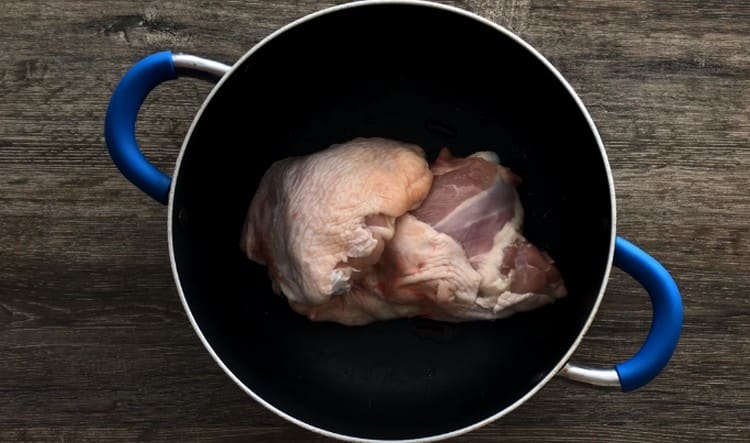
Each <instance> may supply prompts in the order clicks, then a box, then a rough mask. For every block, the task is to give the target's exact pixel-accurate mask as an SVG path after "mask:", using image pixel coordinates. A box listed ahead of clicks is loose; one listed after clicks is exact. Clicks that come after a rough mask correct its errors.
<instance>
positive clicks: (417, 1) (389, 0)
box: [167, 0, 617, 443]
mask: <svg viewBox="0 0 750 443" xmlns="http://www.w3.org/2000/svg"><path fill="white" fill-rule="evenodd" d="M379 4H401V5H418V6H426V7H431V8H436V9H442V10H445V11H449V12H453V13H456V14H459V15H462V16H465V17H469V18H472V19H474V20H476V21H477V22H478V23H481V24H483V25H486V26H490V27H492V28H494V29H495V30H497V31H498V32H501V33H503V34H505V35H506V36H507V37H509V38H511V39H513V40H514V41H515V42H516V43H518V44H520V45H521V46H523V47H524V48H525V49H526V50H527V51H529V52H530V53H531V54H533V55H534V56H535V57H537V59H539V60H540V61H541V62H542V63H543V64H544V65H545V66H546V67H547V69H549V70H550V71H551V72H552V73H553V74H554V75H555V76H556V77H557V79H558V80H559V81H560V82H561V83H562V84H563V86H564V87H565V88H566V90H567V91H568V93H569V94H570V95H571V96H572V97H573V99H574V100H575V102H576V104H577V105H578V107H579V108H580V110H581V112H582V113H583V115H584V116H585V118H586V121H587V122H588V124H589V128H590V130H591V132H592V133H593V134H594V137H595V139H596V143H597V145H598V146H599V151H600V154H601V156H602V159H603V161H604V166H605V169H606V173H607V181H608V184H609V190H610V200H611V208H612V214H611V217H612V228H611V233H610V243H609V254H608V257H607V266H606V268H605V272H604V278H603V279H602V283H601V287H600V289H599V294H598V296H597V298H596V301H595V303H594V307H593V308H592V309H591V313H590V314H589V317H588V319H587V320H586V323H585V325H584V326H583V328H582V329H581V331H580V333H579V334H578V337H576V339H575V341H574V342H573V344H572V345H571V346H570V348H569V349H568V351H567V352H566V353H565V355H564V356H563V358H561V359H560V361H559V362H558V363H557V365H555V367H554V368H553V370H552V371H550V373H549V374H547V376H546V377H544V378H543V379H542V380H540V381H539V382H538V383H537V384H536V386H534V388H532V389H531V390H529V391H528V392H527V393H526V394H525V395H524V396H523V397H521V398H520V399H518V400H517V401H516V402H515V403H513V404H511V405H510V406H508V407H506V408H505V409H503V410H501V411H499V412H497V413H496V414H494V415H492V416H490V417H487V418H486V419H484V420H481V421H478V422H476V423H474V424H472V425H469V426H466V427H464V428H461V429H457V430H454V431H451V432H447V433H443V434H437V435H432V436H429V437H421V438H414V439H406V440H382V439H369V438H360V437H355V436H351V435H344V434H339V433H336V432H332V431H328V430H326V429H322V428H319V427H317V426H314V425H311V424H309V423H306V422H304V421H302V420H299V419H297V418H295V417H293V416H291V415H289V414H287V413H286V412H284V411H282V410H280V409H278V408H276V407H275V406H273V405H271V404H270V403H268V402H267V401H265V400H264V399H263V398H262V397H260V396H259V395H258V394H256V393H255V392H253V391H252V390H251V389H250V388H248V387H247V386H245V384H243V383H242V381H240V380H239V378H237V376H236V375H234V373H232V371H231V370H230V369H229V368H228V367H227V366H226V365H225V364H224V362H222V361H221V359H220V358H219V356H218V355H217V354H216V352H215V351H214V350H213V348H212V347H211V345H210V343H208V341H207V340H206V337H205V336H204V335H203V332H202V331H201V329H200V327H199V325H198V324H197V323H196V321H195V318H194V317H193V314H192V312H191V311H190V307H189V306H188V303H187V300H186V298H185V294H184V291H183V288H182V286H181V284H180V279H179V275H178V273H177V266H176V262H175V255H174V243H173V238H172V221H173V209H174V208H173V203H174V192H175V183H176V182H177V176H178V175H179V170H180V165H181V163H182V158H183V155H184V153H185V150H186V147H187V144H188V141H189V140H190V137H191V136H192V133H193V131H194V129H195V127H196V125H197V122H198V121H199V120H200V118H201V116H202V114H203V112H204V111H205V109H206V106H207V105H208V103H210V102H211V99H212V98H213V97H214V95H215V94H216V91H218V90H219V88H221V86H222V85H223V84H224V82H225V81H226V79H227V78H228V77H230V76H231V75H232V73H233V72H234V71H235V70H236V69H237V68H238V67H239V66H240V65H242V63H243V62H244V61H245V60H247V59H248V58H249V57H250V56H252V55H253V54H254V53H255V52H256V51H257V50H258V49H259V48H261V47H262V46H264V45H265V44H266V43H268V42H269V41H271V40H273V39H274V38H276V37H277V36H278V35H280V34H282V33H284V32H286V31H287V30H289V29H291V28H293V27H295V26H297V25H299V24H301V23H304V22H306V21H308V20H312V19H315V18H317V17H320V16H322V15H326V14H329V13H332V12H336V11H340V10H344V9H349V8H356V7H362V6H369V5H379ZM194 67H195V66H194ZM209 73H210V72H209ZM615 206H616V200H615V192H614V181H613V179H612V171H611V169H610V166H609V160H608V158H607V153H606V151H605V150H604V144H603V143H602V140H601V137H600V135H599V132H598V131H597V129H596V126H595V125H594V122H593V120H592V119H591V116H590V115H589V112H588V110H587V109H586V107H585V106H584V104H583V102H582V101H581V99H580V98H579V97H578V94H576V93H575V91H574V90H573V87H572V86H570V84H569V83H568V82H567V81H566V80H565V78H564V77H563V76H562V74H560V72H559V71H558V70H557V69H556V68H555V67H554V66H553V65H552V64H551V63H550V62H549V61H548V60H547V59H546V58H545V57H544V56H543V55H542V54H540V53H539V52H538V51H537V50H536V49H534V48H533V47H532V46H531V45H529V44H528V43H526V42H525V41H524V40H522V39H521V38H520V37H518V36H516V35H515V34H513V33H512V32H511V31H509V30H508V29H506V28H504V27H502V26H500V25H498V24H496V23H494V22H492V21H490V20H488V19H485V18H483V17H481V16H479V15H476V14H474V13H472V12H468V11H465V10H463V9H459V8H456V7H453V6H448V5H443V4H439V3H433V2H429V1H423V0H362V1H357V2H353V3H346V4H343V5H338V6H333V7H330V8H326V9H322V10H320V11H317V12H315V13H312V14H309V15H306V16H304V17H302V18H300V19H297V20H295V21H293V22H291V23H289V24H287V25H285V26H283V27H281V28H279V29H278V30H276V31H275V32H273V33H272V34H270V35H269V36H267V37H266V38H264V39H263V40H262V41H260V42H259V43H258V44H256V45H255V46H254V47H253V48H252V49H250V50H249V51H248V52H246V53H245V54H244V55H243V56H242V57H241V58H240V59H239V60H238V61H237V62H236V63H235V64H234V65H233V66H232V67H231V69H229V71H228V72H227V73H226V74H225V75H223V77H222V78H221V79H220V80H219V82H218V83H217V84H216V86H215V87H214V88H213V89H212V90H211V92H210V94H209V95H208V97H207V98H206V100H205V101H204V102H203V104H202V105H201V107H200V109H199V110H198V112H197V113H196V115H195V118H194V119H193V122H192V124H191V125H190V128H189V130H188V132H187V135H186V136H185V139H184V141H183V143H182V147H181V149H180V153H179V155H178V157H177V162H176V164H175V168H174V171H173V174H172V185H171V187H170V190H169V206H168V219H167V237H168V243H169V259H170V262H171V266H172V274H173V278H174V281H175V283H176V285H177V291H178V293H179V295H180V300H181V301H182V305H183V307H184V308H185V312H186V313H187V316H188V319H189V320H190V324H191V325H192V326H193V329H195V332H196V334H197V335H198V337H199V338H200V340H201V342H202V343H203V345H204V346H205V348H206V350H207V351H208V352H209V354H210V355H211V357H212V358H213V359H214V361H216V363H217V364H218V365H219V367H221V369H223V370H224V372H225V373H226V374H227V375H228V376H229V378H231V379H232V380H233V381H234V382H235V383H236V384H237V385H238V386H239V387H240V388H241V389H242V390H243V391H245V392H246V393H247V394H248V395H249V396H251V397H252V398H253V399H254V400H255V401H257V402H258V403H260V404H261V405H263V406H264V407H266V408H267V409H269V410H270V411H272V412H274V413H275V414H277V415H278V416H280V417H282V418H284V419H286V420H288V421H289V422H291V423H294V424H296V425H297V426H300V427H302V428H304V429H307V430H309V431H312V432H315V433H318V434H321V435H323V436H326V437H329V438H335V439H338V440H344V441H351V442H372V443H384V442H394V441H400V442H414V443H416V442H424V443H426V442H434V441H439V440H444V439H448V438H453V437H457V436H459V435H462V434H465V433H467V432H471V431H473V430H476V429H478V428H480V427H483V426H485V425H487V424H489V423H491V422H493V421H495V420H497V419H499V418H501V417H503V416H504V415H506V414H508V413H509V412H511V411H513V410H514V409H516V408H517V407H518V406H520V405H521V404H523V403H524V402H525V401H526V400H528V399H529V398H531V397H532V396H533V395H534V394H536V393H537V392H538V391H539V390H540V389H541V388H542V387H543V386H544V385H545V384H547V382H549V381H550V380H551V379H552V377H554V376H555V375H556V374H557V373H558V372H560V371H561V370H562V369H563V368H564V367H568V368H570V367H571V366H572V367H575V365H569V366H566V365H568V360H569V359H570V357H571V356H572V355H573V352H574V351H575V350H576V348H577V347H578V346H579V344H580V342H581V340H582V339H583V337H584V335H586V332H587V331H588V329H589V327H590V326H591V323H592V322H593V320H594V317H595V316H596V313H597V311H598V310H599V305H600V304H601V301H602V298H603V296H604V290H605V289H606V285H607V281H608V280H609V274H610V271H611V269H612V260H613V255H614V244H615V226H616V225H617V223H616V215H617V213H616V212H617V211H616V207H615ZM612 371H613V372H614V370H612ZM563 373H564V374H568V375H569V373H570V371H569V370H567V371H565V372H563ZM585 375H586V374H584V376H585ZM615 375H616V374H615ZM610 376H611V374H610ZM605 379H606V376H605Z"/></svg>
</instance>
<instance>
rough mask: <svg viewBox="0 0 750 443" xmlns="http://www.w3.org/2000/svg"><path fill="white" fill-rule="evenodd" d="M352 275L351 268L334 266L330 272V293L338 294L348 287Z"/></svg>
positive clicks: (345, 290)
mask: <svg viewBox="0 0 750 443" xmlns="http://www.w3.org/2000/svg"><path fill="white" fill-rule="evenodd" d="M351 276H352V269H351V268H336V269H334V270H333V272H331V294H332V295H340V294H343V293H345V292H347V291H348V290H349V288H350V285H349V280H350V278H351Z"/></svg>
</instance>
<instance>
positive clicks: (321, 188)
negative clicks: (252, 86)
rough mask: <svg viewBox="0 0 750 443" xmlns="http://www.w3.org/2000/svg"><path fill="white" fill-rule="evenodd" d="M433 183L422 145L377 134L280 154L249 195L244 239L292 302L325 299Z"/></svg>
mask: <svg viewBox="0 0 750 443" xmlns="http://www.w3.org/2000/svg"><path fill="white" fill-rule="evenodd" d="M431 183H432V174H431V173H430V170H429V166H428V165H427V162H426V161H425V159H424V152H423V151H422V149H421V148H420V147H418V146H416V145H411V144H408V143H402V142H398V141H394V140H387V139H381V138H369V139H365V138H358V139H354V140H352V141H350V142H347V143H344V144H340V145H334V146H332V147H330V148H328V149H326V150H323V151H320V152H317V153H314V154H312V155H309V156H306V157H295V158H288V159H284V160H281V161H278V162H276V163H274V164H273V165H272V166H271V167H270V168H269V170H268V171H267V172H266V174H265V175H264V176H263V178H262V180H261V183H260V185H259V187H258V190H257V191H256V194H255V196H254V197H253V201H252V202H251V204H250V208H249V210H248V214H247V218H246V220H245V226H244V228H243V233H242V239H241V247H242V248H243V250H244V251H245V253H246V254H247V255H248V257H249V258H250V259H252V260H254V261H256V262H258V263H261V264H265V265H267V266H268V270H269V273H270V275H271V280H272V281H273V284H274V290H276V291H277V292H278V291H279V290H281V292H283V293H284V295H285V296H286V297H287V298H288V299H289V301H290V302H294V303H298V304H303V305H309V304H313V305H315V304H321V303H325V302H326V301H328V300H329V299H330V298H331V297H333V296H334V295H335V294H344V293H346V292H348V291H349V289H350V287H351V278H352V274H354V273H357V271H358V270H359V269H365V268H367V267H369V266H371V265H372V264H374V263H376V262H377V261H378V260H379V259H380V255H381V254H382V251H383V247H384V245H385V242H387V241H388V240H390V239H391V238H392V237H393V233H394V224H395V219H396V218H397V217H399V216H401V215H403V214H404V213H405V212H407V211H408V210H409V209H413V208H414V207H416V206H417V205H418V204H419V203H420V202H421V201H422V200H423V199H424V198H425V196H426V195H427V193H428V192H429V190H430V185H431Z"/></svg>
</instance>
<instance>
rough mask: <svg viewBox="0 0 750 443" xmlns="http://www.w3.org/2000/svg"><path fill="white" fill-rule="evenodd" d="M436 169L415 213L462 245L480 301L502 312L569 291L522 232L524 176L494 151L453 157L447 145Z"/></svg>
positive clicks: (497, 313) (528, 306)
mask: <svg viewBox="0 0 750 443" xmlns="http://www.w3.org/2000/svg"><path fill="white" fill-rule="evenodd" d="M432 172H433V174H434V178H433V183H432V189H431V190H430V194H429V195H428V196H427V198H426V199H425V201H424V202H423V203H422V205H421V206H420V207H419V208H418V209H416V210H415V211H413V214H414V215H415V216H416V217H417V218H419V219H420V220H422V221H424V222H426V223H429V224H430V225H431V226H432V227H434V228H435V229H436V230H438V231H440V232H443V233H445V234H448V235H449V236H451V237H452V238H454V239H456V240H457V241H458V242H459V243H460V244H461V246H463V248H464V250H465V251H466V254H467V256H468V257H469V260H470V262H471V264H472V266H473V267H474V268H475V269H476V270H477V271H478V272H479V274H480V275H481V278H482V281H481V283H480V285H479V293H478V297H477V298H476V301H475V303H476V305H477V306H479V307H481V308H483V309H485V310H489V311H491V312H492V314H493V316H494V317H495V318H502V317H507V316H508V315H511V314H513V313H514V312H517V311H527V310H530V309H535V308H537V307H540V306H542V305H545V304H547V303H550V302H552V301H554V300H555V299H557V298H561V297H565V295H566V294H567V291H566V289H565V285H564V283H563V280H562V277H561V275H560V273H559V272H558V271H557V269H556V268H555V266H554V262H553V260H552V259H551V258H550V257H549V256H548V255H547V254H546V253H543V252H541V251H539V249H537V248H536V247H535V246H534V245H532V244H531V243H529V242H528V241H527V240H526V239H525V238H524V237H523V235H521V231H522V224H523V207H522V206H521V201H520V199H519V197H518V193H517V192H516V189H515V188H516V186H517V185H518V184H520V182H521V179H520V178H519V177H518V176H517V175H515V174H513V172H511V171H510V170H509V169H507V168H505V167H503V166H501V165H499V164H498V158H497V155H496V154H495V153H493V152H478V153H475V154H473V155H471V156H469V157H467V158H454V157H453V156H452V155H451V153H450V151H448V150H447V149H443V150H442V151H441V152H440V155H439V157H438V159H437V160H436V161H435V163H434V165H433V167H432ZM472 315H473V314H469V315H468V317H472ZM476 315H477V316H479V317H482V318H483V314H480V313H477V314H476Z"/></svg>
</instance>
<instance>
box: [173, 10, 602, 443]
mask: <svg viewBox="0 0 750 443" xmlns="http://www.w3.org/2000/svg"><path fill="white" fill-rule="evenodd" d="M358 136H381V137H390V138H395V139H401V140H405V141H409V142H413V143H417V144H419V145H421V146H422V147H423V148H424V149H425V151H426V152H427V156H428V160H429V161H432V160H433V159H434V158H435V157H436V155H437V153H438V151H439V149H440V148H442V147H444V146H445V147H449V148H450V149H451V150H452V151H453V153H454V154H456V155H467V154H469V153H472V152H474V151H478V150H493V151H495V152H497V153H498V154H499V156H500V159H501V162H502V163H503V164H505V165H506V166H509V167H510V168H511V169H512V170H513V171H515V172H516V173H517V174H518V175H520V176H521V177H522V178H523V184H522V185H521V186H520V188H519V192H520V195H521V199H522V202H523V205H524V208H525V211H526V218H525V235H526V236H527V237H528V238H529V239H530V240H531V241H532V242H533V243H535V244H536V245H538V246H539V247H540V248H542V249H543V250H546V251H548V252H549V254H550V255H551V256H552V257H553V258H554V259H555V260H556V262H557V264H558V266H559V269H560V271H561V272H562V275H563V277H564V279H565V282H566V284H567V287H568V289H569V293H570V295H569V297H568V298H567V299H564V300H562V301H559V302H557V303H555V304H553V305H551V306H548V307H546V308H543V309H539V310H536V311H533V312H528V313H520V314H517V315H515V316H513V317H511V318H508V319H504V320H498V321H494V322H471V323H462V324H446V323H439V322H432V321H426V320H420V319H403V320H397V321H389V322H381V323H376V324H372V325H368V326H364V327H345V326H340V325H337V324H327V323H311V322H309V321H308V320H307V319H305V318H303V317H301V316H299V315H297V314H295V313H293V312H292V311H291V309H290V308H289V307H288V306H287V305H286V302H285V300H284V299H283V297H280V296H277V295H274V293H273V292H272V290H271V284H270V281H269V278H268V276H267V274H266V270H265V268H264V267H263V266H260V265H257V264H255V263H252V262H250V261H249V260H248V259H246V258H245V257H244V256H243V254H242V252H241V250H240V248H239V241H240V240H239V239H240V232H241V228H242V224H243V221H244V216H245V211H246V210H247V207H248V205H249V203H250V200H251V198H252V196H253V194H254V192H255V188H256V186H257V184H258V182H259V181H260V179H261V177H262V175H263V173H264V172H265V170H266V169H267V168H268V167H269V166H270V165H271V163H272V162H273V161H275V160H278V159H281V158H284V157H288V156H292V155H303V154H307V153H311V152H314V151H317V150H320V149H323V148H325V147H327V146H329V145H331V144H334V143H340V142H344V141H346V140H349V139H351V138H354V137H358ZM178 167H179V171H178V176H177V179H176V184H175V194H174V200H173V206H172V208H171V210H172V211H174V213H173V226H172V235H173V240H174V242H173V243H174V254H175V262H176V267H177V271H178V274H179V283H180V285H181V288H182V290H183V293H184V296H185V299H186V301H187V304H188V305H189V308H190V311H191V313H192V315H193V317H194V318H195V321H196V323H197V324H198V326H199V328H200V330H201V331H202V333H203V335H204V336H205V338H206V340H207V342H208V343H209V344H210V346H211V348H212V349H213V350H214V351H215V352H216V354H217V355H218V356H219V358H221V360H222V361H223V362H224V364H225V365H226V366H227V368H228V369H229V370H230V371H231V372H232V373H233V374H234V375H235V376H236V377H237V378H238V379H239V380H240V381H241V382H242V384H244V385H245V386H246V387H247V388H249V389H251V390H252V391H253V392H255V393H256V394H257V395H258V396H260V397H261V398H262V399H263V400H264V401H266V402H268V403H269V404H270V405H272V406H273V407H275V408H277V409H279V410H281V411H283V412H284V413H286V414H288V415H290V416H292V417H295V418H297V419H299V420H302V421H304V422H306V423H308V424H310V425H313V426H315V427H318V428H321V429H324V430H327V431H331V432H335V433H338V434H343V435H348V436H354V437H363V438H377V439H405V438H417V437H425V436H432V435H437V434H442V433H446V432H450V431H454V430H458V429H461V428H464V427H466V426H470V425H472V424H473V423H475V422H477V421H480V420H483V419H485V418H488V417H491V416H493V415H495V414H498V413H500V412H501V411H504V410H505V409H506V408H508V407H509V406H510V405H512V404H513V403H514V402H516V401H518V400H519V399H521V398H522V397H523V396H524V395H525V394H526V393H528V392H529V391H530V390H532V389H533V388H534V387H535V386H537V384H539V383H540V382H541V381H542V379H543V378H544V377H545V376H546V375H548V374H549V373H550V371H552V370H553V368H554V367H555V366H556V365H557V364H558V363H559V362H560V361H561V359H562V358H563V357H564V356H565V354H566V353H567V351H568V350H569V349H570V348H571V346H572V345H573V343H574V341H575V339H576V337H577V336H578V335H579V333H580V332H581V330H582V328H583V327H584V324H585V323H586V321H587V319H588V318H589V315H590V314H591V312H592V309H593V306H594V304H595V301H596V299H597V297H598V295H599V293H600V289H601V288H602V285H603V278H604V275H605V271H606V263H607V259H608V257H609V254H610V249H609V247H610V236H611V232H612V229H613V226H612V223H613V221H612V218H611V211H612V207H611V204H612V202H611V194H610V191H611V189H610V187H609V182H608V179H607V172H606V166H605V162H604V159H603V158H602V155H601V152H600V148H599V146H598V144H597V141H596V138H595V136H594V133H593V132H592V128H591V127H590V126H589V124H588V122H587V120H586V117H585V114H584V112H583V111H582V110H581V109H580V108H579V106H578V105H577V104H576V102H575V100H574V99H573V97H572V96H571V95H570V94H569V92H568V91H567V90H566V88H565V87H564V85H563V84H562V83H561V82H560V81H559V80H558V79H557V78H556V77H555V76H554V75H553V73H552V72H550V71H549V70H548V68H547V67H545V65H544V64H543V63H542V62H541V61H540V60H539V59H538V58H536V57H535V56H534V55H533V54H532V53H530V52H529V51H528V50H527V49H525V48H524V47H523V46H522V45H521V44H519V43H518V42H516V41H515V40H513V39H512V38H510V37H509V36H507V35H505V34H503V33H501V32H499V31H498V30H497V29H495V28H493V27H491V26H488V25H485V24H483V23H480V22H478V21H476V20H474V19H473V18H470V17H466V16H463V15H460V14H457V13H455V12H452V11H448V10H444V9H437V8H432V7H426V6H424V5H403V4H402V5H398V4H380V5H367V6H359V7H353V8H349V9H341V10H337V11H335V12H332V13H329V14H326V15H322V16H319V17H317V18H314V19H312V20H308V21H305V22H303V23H301V24H299V25H297V26H295V27H293V28H291V29H288V30H287V31H286V32H284V33H282V34H281V35H278V36H277V37H276V38H274V39H272V40H271V41H269V42H267V43H266V44H265V45H263V46H262V47H261V48H259V49H258V50H257V51H256V52H255V53H254V54H253V55H252V56H251V57H249V58H247V59H245V60H244V62H243V63H242V64H241V65H240V66H239V67H238V68H237V69H236V70H234V71H233V72H232V73H231V76H230V77H229V78H228V79H227V80H226V82H225V83H224V84H223V85H222V86H221V87H220V89H219V90H218V91H216V93H215V95H214V96H213V98H212V99H211V101H210V102H209V103H208V104H207V106H206V107H205V110H204V112H203V113H202V114H201V116H200V117H199V119H198V121H197V122H196V125H195V128H194V131H193V133H192V136H191V138H190V139H189V141H188V144H187V146H186V150H185V152H184V156H183V158H182V161H181V163H180V164H179V166H178Z"/></svg>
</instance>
